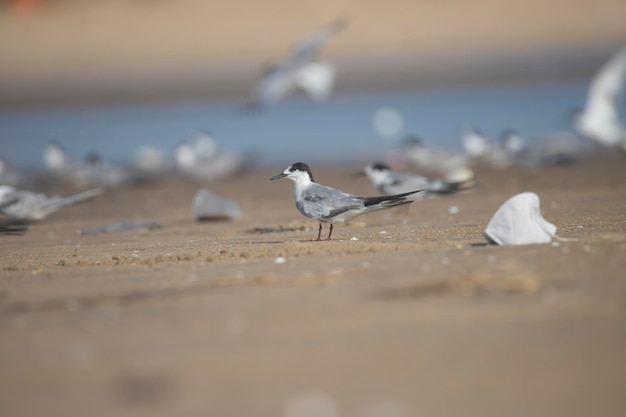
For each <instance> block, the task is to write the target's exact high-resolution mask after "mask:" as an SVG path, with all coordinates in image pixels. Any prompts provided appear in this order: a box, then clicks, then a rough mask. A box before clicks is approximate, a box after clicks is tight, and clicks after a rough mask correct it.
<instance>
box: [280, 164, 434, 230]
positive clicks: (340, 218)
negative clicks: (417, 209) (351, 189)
mask: <svg viewBox="0 0 626 417" xmlns="http://www.w3.org/2000/svg"><path fill="white" fill-rule="evenodd" d="M285 177H287V178H289V179H290V180H292V181H293V182H294V192H295V197H296V207H297V208H298V210H300V213H302V214H303V215H305V216H306V217H309V218H311V219H315V220H319V222H320V226H319V231H318V233H317V239H316V240H321V239H320V237H321V235H322V222H326V223H330V232H329V233H328V237H327V238H326V240H330V237H331V235H332V234H333V223H345V222H347V221H350V220H352V219H354V218H355V217H357V216H360V215H363V214H365V213H370V212H373V211H378V210H383V209H388V208H391V207H396V206H401V205H403V204H408V203H411V202H412V201H411V200H407V199H406V197H407V196H408V195H411V194H415V193H417V192H419V191H422V190H416V191H411V192H408V193H402V194H397V195H391V196H384V197H359V196H356V195H353V194H348V193H345V192H343V191H340V190H337V189H335V188H331V187H327V186H325V185H321V184H318V183H316V182H315V180H313V175H312V174H311V170H310V169H309V167H308V165H307V164H305V163H302V162H296V163H295V164H293V165H290V166H289V167H287V169H285V170H284V171H283V172H281V173H280V174H278V175H275V176H273V177H272V178H270V181H271V180H277V179H280V178H285Z"/></svg>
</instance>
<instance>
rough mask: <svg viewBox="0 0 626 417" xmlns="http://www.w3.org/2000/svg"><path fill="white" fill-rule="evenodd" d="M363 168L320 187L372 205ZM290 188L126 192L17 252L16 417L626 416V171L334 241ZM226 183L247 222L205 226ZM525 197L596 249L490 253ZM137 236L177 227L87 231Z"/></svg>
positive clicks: (18, 240)
mask: <svg viewBox="0 0 626 417" xmlns="http://www.w3.org/2000/svg"><path fill="white" fill-rule="evenodd" d="M280 168H281V167H277V170H276V171H278V170H280ZM350 168H355V167H348V168H346V169H338V168H333V169H328V170H324V169H322V168H321V167H320V168H318V169H316V170H315V172H316V177H317V179H318V181H319V182H321V183H324V184H329V185H333V186H336V187H338V188H341V189H344V190H346V191H351V192H354V193H359V194H372V191H371V189H370V185H369V184H368V183H367V182H366V181H365V180H355V179H354V178H353V177H351V176H349V175H348V176H343V174H345V173H346V172H353V171H352V170H350ZM274 173H275V172H262V173H259V174H254V175H249V176H242V177H238V178H234V179H230V180H227V181H224V182H221V183H214V184H202V185H198V184H188V183H181V182H178V181H174V180H172V181H169V182H166V183H164V184H161V185H155V186H150V187H145V188H137V189H119V190H115V191H111V192H108V193H107V194H105V195H103V196H101V197H99V198H97V199H95V200H93V201H89V202H86V203H84V204H80V205H77V206H74V207H71V208H67V209H65V210H63V211H59V212H57V213H55V214H53V215H51V216H50V217H49V218H48V219H46V220H45V221H42V222H40V223H37V224H34V225H31V226H30V230H29V231H28V232H27V233H26V234H24V235H21V236H16V235H7V236H0V276H1V278H0V341H1V342H0V369H1V370H2V371H1V372H0V414H1V415H6V416H18V415H19V416H29V415H47V416H51V417H53V416H70V415H90V416H110V415H117V416H142V415H151V416H161V415H162V416H172V415H189V416H195V415H198V416H206V415H221V416H244V415H245V416H281V415H287V414H285V413H286V412H287V411H288V410H294V409H298V407H300V406H301V405H302V404H305V406H306V404H309V405H311V404H317V406H320V407H322V408H323V407H326V409H328V410H335V411H337V412H339V413H340V415H341V416H366V415H374V414H371V413H374V412H376V410H378V411H380V410H388V411H386V413H396V414H397V415H403V414H399V413H401V412H403V413H405V414H406V413H407V412H408V413H409V414H408V415H414V416H448V415H480V416H502V415H506V416H528V415H534V416H539V415H545V416H548V415H550V416H554V415H568V416H589V415H602V416H620V415H623V411H624V409H626V399H625V397H624V396H623V388H624V386H625V384H626V360H625V359H626V354H625V352H626V333H625V332H624V329H625V328H626V278H625V277H626V274H625V273H624V268H626V184H624V182H623V178H624V177H625V176H626V165H625V164H624V161H623V160H621V159H609V160H602V161H590V162H587V163H584V164H579V165H574V166H569V167H560V168H549V169H545V170H538V171H521V170H517V169H510V170H505V171H498V172H495V171H489V170H481V171H479V172H478V174H479V175H478V179H479V181H478V186H477V187H476V188H475V189H474V190H472V191H468V192H464V193H461V194H459V195H456V196H453V197H446V198H439V199H429V200H425V201H420V202H417V203H414V204H412V205H411V206H410V210H409V211H408V213H407V212H406V211H402V210H395V211H392V210H389V211H386V212H380V213H375V214H372V215H368V216H364V217H362V218H360V219H358V221H357V222H355V224H353V225H349V226H345V225H339V226H337V227H336V230H335V233H334V237H336V238H337V240H336V241H331V242H311V241H309V240H310V239H312V238H314V237H315V236H316V233H317V224H316V223H314V222H311V221H309V220H307V219H305V218H303V217H302V216H300V214H299V213H298V212H297V210H296V209H295V207H294V205H293V200H292V198H293V194H292V185H291V183H290V182H289V181H284V182H269V181H266V180H265V178H269V177H270V176H271V175H273V174H274ZM205 186H206V187H207V188H209V189H211V191H214V192H216V193H218V194H219V195H224V196H226V197H228V198H233V199H235V200H237V202H238V203H239V204H240V205H241V207H242V210H243V213H244V216H243V217H242V218H241V219H240V220H237V221H233V222H206V223H195V222H194V221H193V220H192V216H191V209H190V204H191V199H192V197H193V195H194V193H195V191H197V189H198V188H200V187H205ZM522 191H534V192H536V193H537V194H538V195H539V196H540V198H541V204H542V213H543V216H544V217H545V218H546V219H547V220H548V221H551V222H553V223H554V224H556V225H557V227H558V232H557V233H558V234H559V235H561V236H564V237H568V238H576V239H577V240H575V241H568V242H558V243H556V244H554V245H551V244H548V245H534V246H523V247H497V246H491V245H486V244H485V242H486V241H485V239H484V237H483V231H484V228H485V226H486V224H487V222H488V221H489V219H490V217H491V215H492V214H493V213H494V212H495V210H496V209H497V208H498V207H499V206H500V204H502V202H504V201H505V200H506V199H507V198H509V197H510V196H512V195H514V194H516V193H518V192H522ZM450 206H456V207H458V208H459V212H458V213H457V214H450V213H449V212H448V208H449V207H450ZM119 220H126V221H133V222H143V221H156V222H159V223H161V224H163V225H164V227H163V228H162V229H158V230H133V231H128V232H116V233H107V234H97V235H88V236H78V235H77V234H76V230H77V229H79V228H83V227H94V226H99V225H103V224H107V223H112V222H115V221H119ZM255 229H257V230H255ZM353 237H356V238H358V240H351V238H353ZM278 257H283V258H284V259H285V262H284V263H275V259H276V258H278ZM311 398H313V399H311ZM320 404H322V405H320ZM333 407H334V408H333ZM389 410H392V411H389ZM394 410H395V411H394ZM368 413H370V414H368ZM391 415H393V414H391Z"/></svg>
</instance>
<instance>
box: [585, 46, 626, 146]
mask: <svg viewBox="0 0 626 417" xmlns="http://www.w3.org/2000/svg"><path fill="white" fill-rule="evenodd" d="M625 90H626V47H624V48H622V49H621V50H620V51H619V52H617V53H616V54H615V55H614V56H613V57H612V58H611V59H610V60H609V61H608V62H607V63H605V64H604V65H603V66H602V67H601V68H600V70H599V71H598V72H597V73H596V74H595V75H594V77H593V79H592V80H591V83H590V85H589V91H588V93H587V101H586V103H585V108H584V110H583V112H582V113H580V114H579V115H577V117H576V118H575V120H574V128H575V129H576V130H577V131H578V133H580V134H581V135H583V136H584V137H586V138H588V139H591V140H594V141H596V142H598V143H600V144H602V145H603V146H606V147H609V148H621V149H622V150H626V128H625V127H624V125H623V124H622V123H621V122H620V115H619V110H618V107H619V106H618V103H619V100H620V98H622V99H623V97H624V93H625Z"/></svg>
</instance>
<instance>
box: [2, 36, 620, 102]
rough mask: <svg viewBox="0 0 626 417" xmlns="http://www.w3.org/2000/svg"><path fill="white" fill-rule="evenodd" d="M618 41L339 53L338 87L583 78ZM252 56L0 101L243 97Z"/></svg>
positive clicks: (55, 86)
mask: <svg viewBox="0 0 626 417" xmlns="http://www.w3.org/2000/svg"><path fill="white" fill-rule="evenodd" d="M619 46H620V45H618V44H615V45H604V46H588V47H549V48H543V49H527V50H480V49H476V50H467V49H466V50H463V51H456V52H454V51H443V52H430V53H417V54H415V55H406V54H405V55H390V54H379V55H377V56H353V57H340V58H337V59H336V60H335V63H336V65H337V66H338V68H339V77H338V82H337V89H336V91H337V92H338V93H345V92H371V91H381V90H404V89H428V88H441V87H446V88H453V87H459V86H467V85H489V84H509V83H529V82H549V81H553V80H560V81H562V80H568V79H571V80H581V79H587V78H590V77H591V76H592V75H593V73H594V72H595V71H596V70H597V69H598V68H599V66H601V65H602V63H603V62H605V61H606V60H607V59H608V58H609V57H610V56H611V54H612V53H614V52H615V50H616V49H618V48H619ZM257 66H258V63H256V62H242V63H239V64H234V63H227V62H225V63H220V64H219V65H212V66H206V65H204V64H202V63H198V64H197V65H195V66H187V67H182V66H180V67H168V66H162V67H159V68H151V67H142V66H136V67H132V68H124V69H120V70H119V71H107V72H106V73H100V72H95V71H93V72H84V73H81V72H77V73H75V74H73V73H70V72H68V73H64V74H57V75H54V76H49V77H48V76H45V75H41V76H37V77H32V78H31V77H25V78H24V79H22V80H19V79H18V80H15V81H14V82H11V83H3V84H2V87H0V109H3V110H7V109H9V108H31V107H50V106H57V105H62V106H68V105H69V106H72V105H85V104H116V103H133V102H160V101H173V100H198V99H199V100H235V101H243V100H244V99H245V97H246V96H247V94H248V90H249V88H250V87H251V86H252V84H253V82H254V78H255V73H254V70H255V68H256V67H257Z"/></svg>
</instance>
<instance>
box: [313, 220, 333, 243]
mask: <svg viewBox="0 0 626 417" xmlns="http://www.w3.org/2000/svg"><path fill="white" fill-rule="evenodd" d="M331 227H332V224H331ZM321 237H322V223H321V222H320V228H319V230H318V232H317V239H315V240H317V241H320V240H322V239H320V238H321Z"/></svg>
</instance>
